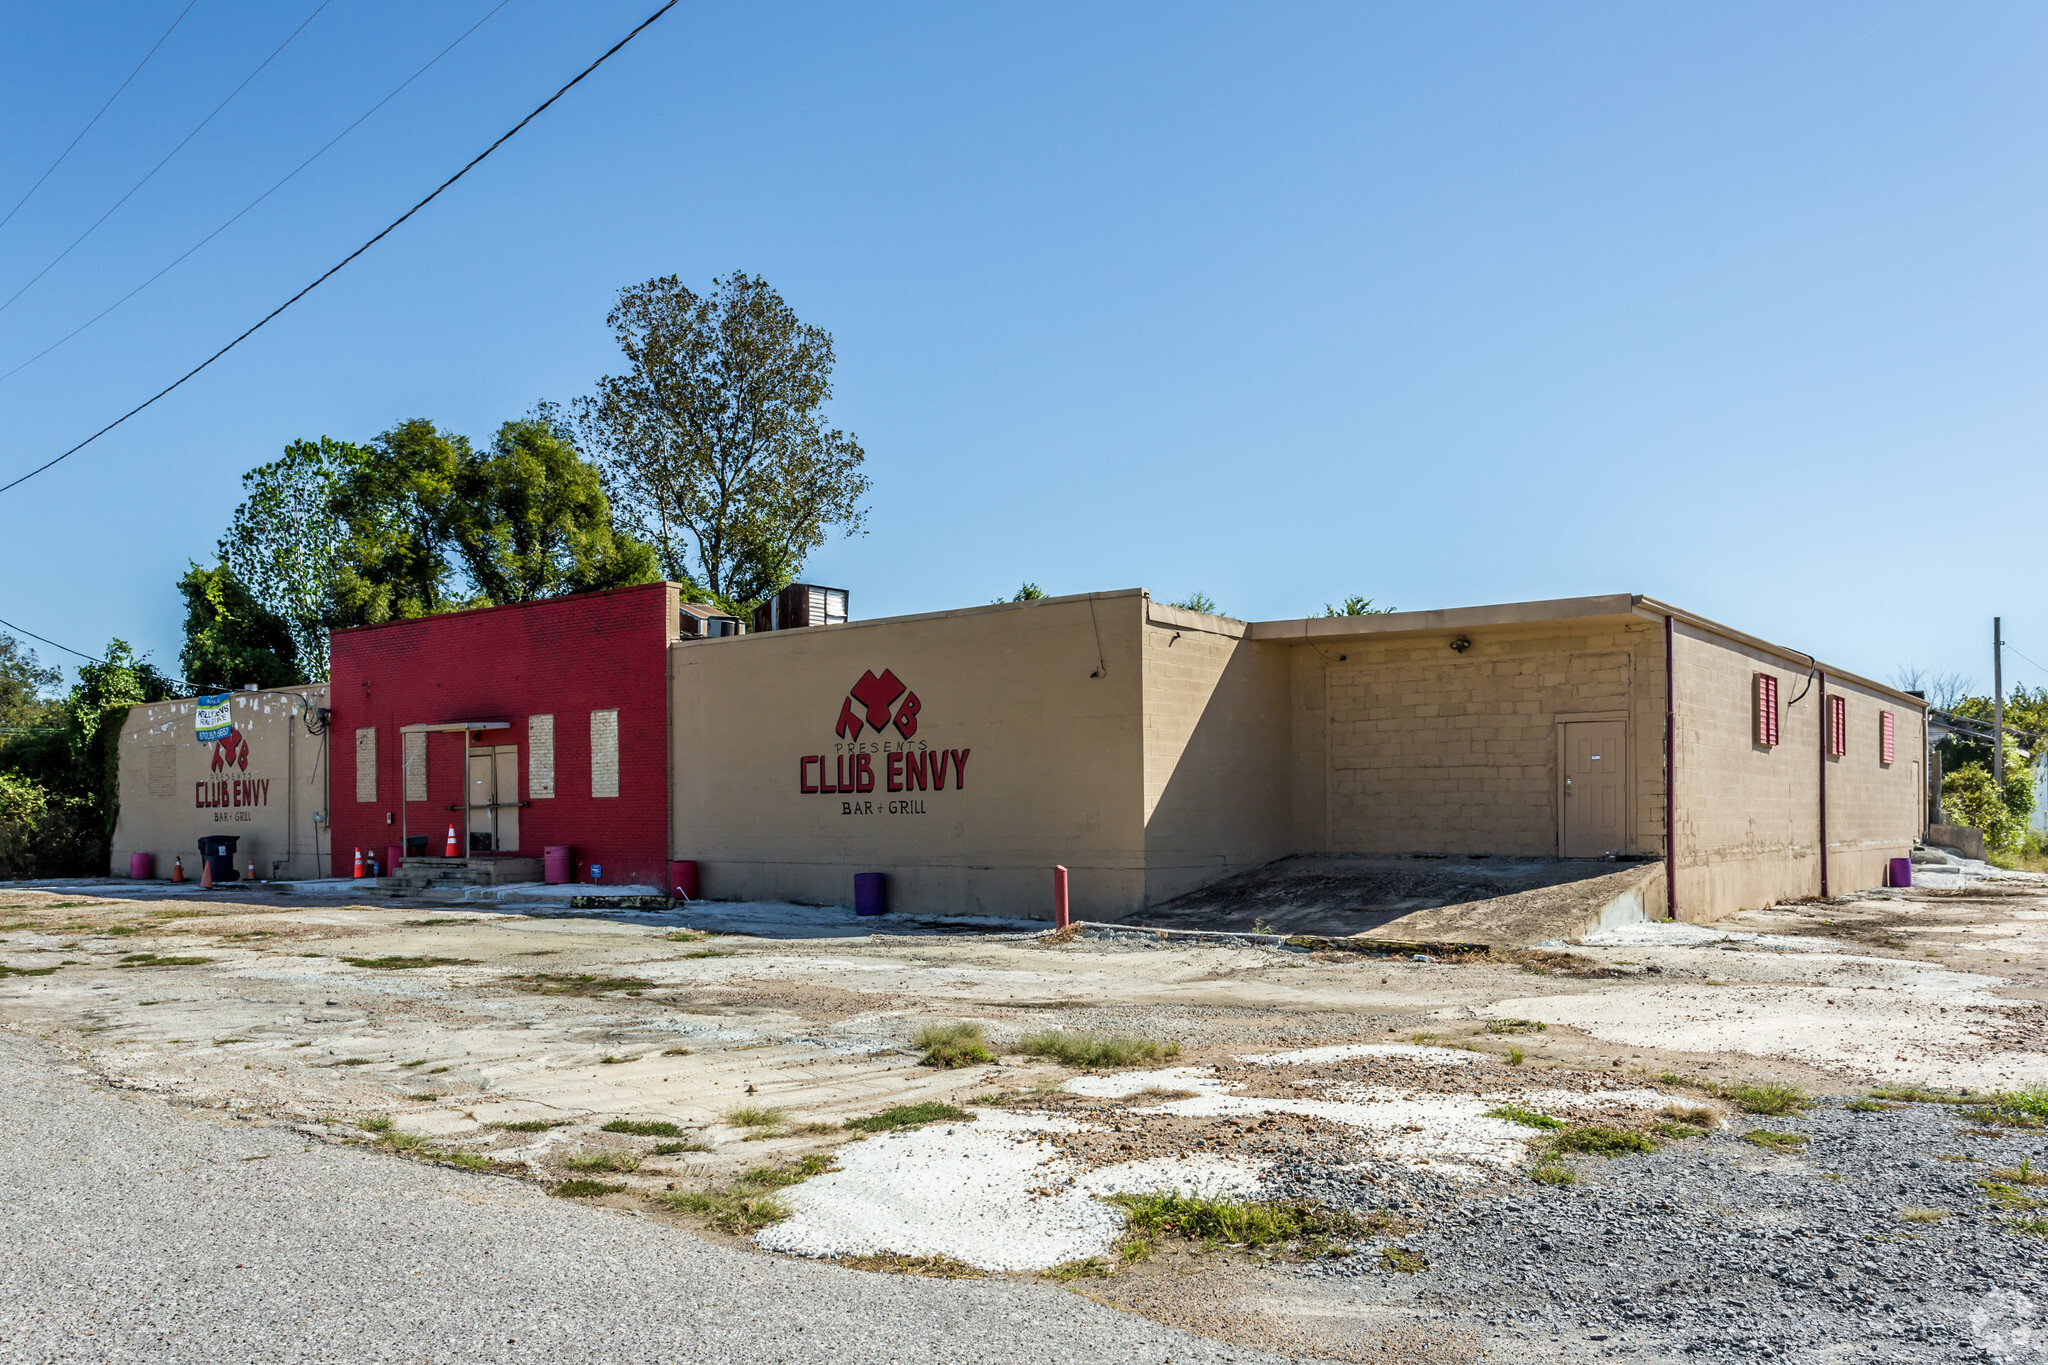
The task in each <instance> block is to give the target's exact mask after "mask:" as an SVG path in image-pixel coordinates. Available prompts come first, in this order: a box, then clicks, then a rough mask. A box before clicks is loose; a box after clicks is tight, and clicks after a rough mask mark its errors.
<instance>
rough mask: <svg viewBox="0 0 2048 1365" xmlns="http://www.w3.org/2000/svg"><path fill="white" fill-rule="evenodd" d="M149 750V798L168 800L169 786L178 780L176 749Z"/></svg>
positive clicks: (169, 795) (169, 794)
mask: <svg viewBox="0 0 2048 1365" xmlns="http://www.w3.org/2000/svg"><path fill="white" fill-rule="evenodd" d="M148 752H149V799H150V800H152V801H168V800H170V797H171V788H172V787H173V786H175V785H177V781H178V751H177V750H176V749H172V748H169V747H167V746H166V747H160V748H155V749H151V750H149V751H148Z"/></svg>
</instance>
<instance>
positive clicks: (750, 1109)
mask: <svg viewBox="0 0 2048 1365" xmlns="http://www.w3.org/2000/svg"><path fill="white" fill-rule="evenodd" d="M788 1119H789V1111H788V1110H787V1109H772V1108H768V1107H765V1106H761V1105H749V1104H743V1105H741V1106H740V1107H739V1108H737V1109H728V1110H726V1111H725V1121H726V1122H727V1123H729V1124H731V1125H732V1126H733V1127H735V1128H775V1127H778V1126H780V1125H781V1124H783V1123H785V1122H787V1121H788Z"/></svg>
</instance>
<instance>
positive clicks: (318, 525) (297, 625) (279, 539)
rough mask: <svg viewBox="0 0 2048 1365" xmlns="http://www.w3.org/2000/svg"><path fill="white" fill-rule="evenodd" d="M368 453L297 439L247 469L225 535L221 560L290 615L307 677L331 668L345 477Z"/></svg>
mask: <svg viewBox="0 0 2048 1365" xmlns="http://www.w3.org/2000/svg"><path fill="white" fill-rule="evenodd" d="M367 458H368V456H367V454H366V452H364V451H363V450H362V448H361V447H359V446H355V445H352V444H350V443H349V442H346V441H337V440H335V439H334V438H333V437H331V436H322V437H321V438H320V439H319V440H317V441H294V442H292V443H291V444H290V445H288V446H286V447H285V451H284V454H283V455H282V456H280V457H279V458H277V459H275V460H273V461H271V462H270V463H269V464H266V465H260V466H258V467H257V468H255V469H252V470H250V471H249V472H248V473H247V474H244V475H243V476H242V488H243V492H244V496H243V499H242V502H241V505H240V506H238V507H236V508H235V513H234V517H233V519H232V520H231V521H230V522H229V525H228V531H227V534H226V535H224V536H222V537H221V540H220V559H221V563H222V564H224V565H226V566H227V568H228V569H229V570H231V571H232V572H233V574H234V576H235V578H236V579H237V580H238V581H239V582H240V583H241V584H242V585H243V586H245V587H246V588H247V589H248V591H249V594H250V596H251V598H252V599H253V600H254V601H255V603H256V604H257V605H258V606H260V607H261V608H263V609H264V610H265V611H267V612H269V613H270V614H271V615H273V616H275V617H276V618H277V619H278V620H280V621H282V622H283V623H284V627H285V630H286V631H287V632H288V633H289V634H290V636H291V643H292V649H291V657H292V658H293V659H294V660H295V661H296V663H297V665H298V668H299V669H300V671H301V672H303V673H304V675H305V676H306V677H307V678H325V677H326V676H327V632H328V630H329V629H330V628H331V627H332V626H333V625H334V624H336V622H337V619H338V612H337V602H336V590H337V586H338V575H339V571H340V560H339V556H340V552H341V544H342V536H343V527H342V522H341V519H340V517H339V516H338V514H337V506H336V504H337V500H338V495H339V492H340V487H341V483H342V480H343V479H344V478H345V477H346V476H347V474H348V472H349V471H350V470H352V469H354V468H356V467H357V466H358V465H360V464H361V463H363V462H364V461H365V460H366V459H367ZM186 670H187V672H188V673H190V672H191V666H190V665H189V664H188V665H186Z"/></svg>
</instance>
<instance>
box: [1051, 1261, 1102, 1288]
mask: <svg viewBox="0 0 2048 1365" xmlns="http://www.w3.org/2000/svg"><path fill="white" fill-rule="evenodd" d="M1110 1273H1111V1272H1110V1266H1109V1263H1108V1262H1107V1261H1104V1260H1103V1259H1102V1258H1101V1257H1100V1256H1089V1257H1086V1258H1084V1259H1082V1260H1079V1261H1067V1262H1065V1263H1064V1264H1061V1265H1056V1266H1054V1267H1052V1269H1050V1270H1041V1271H1039V1272H1038V1275H1039V1278H1040V1279H1045V1280H1057V1281H1059V1282H1060V1283H1061V1284H1065V1283H1067V1282H1069V1281H1071V1280H1099V1279H1102V1278H1104V1277H1105V1276H1107V1275H1109V1274H1110Z"/></svg>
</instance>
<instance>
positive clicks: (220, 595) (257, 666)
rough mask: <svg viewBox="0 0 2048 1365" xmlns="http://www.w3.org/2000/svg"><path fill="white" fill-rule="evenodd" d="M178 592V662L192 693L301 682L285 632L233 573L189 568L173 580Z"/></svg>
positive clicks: (294, 650)
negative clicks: (181, 624) (181, 626)
mask: <svg viewBox="0 0 2048 1365" xmlns="http://www.w3.org/2000/svg"><path fill="white" fill-rule="evenodd" d="M178 591H179V592H181V593H183V594H184V595H185V648H184V651H183V652H182V653H181V654H180V655H179V656H178V662H179V665H180V666H181V667H182V668H183V669H184V670H185V676H186V678H188V679H190V680H191V686H192V688H193V689H194V690H195V691H211V690H213V689H215V688H219V687H241V686H243V685H245V684H248V683H254V684H255V685H256V686H258V687H285V686H289V685H290V684H292V683H302V682H305V681H306V677H305V675H304V674H303V673H302V672H301V671H300V669H299V664H298V646H297V643H296V641H294V639H293V638H292V631H291V629H290V627H288V626H287V625H286V624H285V623H284V621H283V620H281V619H280V618H279V617H278V616H277V614H276V613H275V612H272V611H270V610H269V609H268V608H266V607H265V606H264V605H263V604H262V603H260V602H258V601H257V600H256V598H255V595H254V594H252V593H251V592H250V591H249V589H248V588H247V587H246V586H244V584H243V583H242V580H241V579H240V578H238V577H236V576H235V572H234V570H232V569H230V568H228V567H227V566H226V565H224V564H222V565H216V566H215V567H213V568H211V569H203V568H201V567H200V566H199V565H197V564H193V565H192V566H191V567H190V568H188V569H187V570H186V571H185V576H184V577H183V578H181V579H179V580H178ZM321 653H322V654H323V655H324V654H325V653H326V651H325V650H324V649H323V650H322V651H321Z"/></svg>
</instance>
